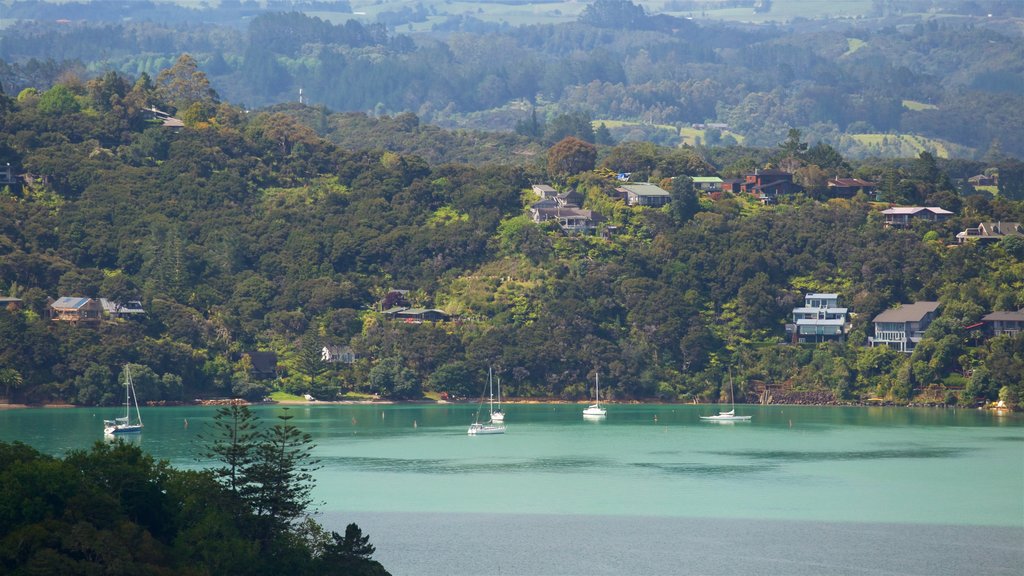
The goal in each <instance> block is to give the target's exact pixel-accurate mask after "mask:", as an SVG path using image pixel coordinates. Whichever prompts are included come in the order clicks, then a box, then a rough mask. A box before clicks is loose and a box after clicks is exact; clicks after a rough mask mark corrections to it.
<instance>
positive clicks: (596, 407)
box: [583, 373, 608, 418]
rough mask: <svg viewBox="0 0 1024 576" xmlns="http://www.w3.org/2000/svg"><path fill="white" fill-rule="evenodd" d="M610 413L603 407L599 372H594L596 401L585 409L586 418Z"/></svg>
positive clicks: (584, 415)
mask: <svg viewBox="0 0 1024 576" xmlns="http://www.w3.org/2000/svg"><path fill="white" fill-rule="evenodd" d="M607 413H608V411H607V410H605V409H604V408H602V407H601V384H600V382H599V381H598V377H597V374H596V373H595V374H594V403H593V404H591V405H590V406H587V407H586V408H584V409H583V417H584V418H600V417H601V416H604V415H606V414H607Z"/></svg>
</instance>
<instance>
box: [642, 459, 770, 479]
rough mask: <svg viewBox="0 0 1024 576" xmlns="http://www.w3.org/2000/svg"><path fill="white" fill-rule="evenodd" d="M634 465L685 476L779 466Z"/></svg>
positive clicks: (750, 472) (756, 470) (755, 471)
mask: <svg viewBox="0 0 1024 576" xmlns="http://www.w3.org/2000/svg"><path fill="white" fill-rule="evenodd" d="M634 466H636V467H637V468H644V469H647V470H655V471H658V472H662V473H664V474H678V475H684V476H690V475H694V476H733V475H740V474H752V473H758V472H765V471H768V470H773V469H775V468H777V466H776V465H771V464H762V465H751V464H743V465H740V464H695V463H680V464H654V463H651V462H642V463H639V464H634Z"/></svg>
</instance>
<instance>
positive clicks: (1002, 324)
mask: <svg viewBox="0 0 1024 576" xmlns="http://www.w3.org/2000/svg"><path fill="white" fill-rule="evenodd" d="M981 321H982V322H984V323H985V325H986V330H985V331H986V332H987V333H989V334H991V335H992V336H1000V335H1002V334H1009V335H1011V336H1012V335H1015V334H1020V333H1021V332H1024V308H1022V309H1020V310H1018V311H1016V312H1013V311H1009V312H1007V311H997V312H993V313H991V314H986V315H985V316H982V318H981Z"/></svg>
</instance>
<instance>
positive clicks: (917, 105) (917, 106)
mask: <svg viewBox="0 0 1024 576" xmlns="http://www.w3.org/2000/svg"><path fill="white" fill-rule="evenodd" d="M903 107H904V108H906V109H907V110H913V111H915V112H920V111H921V110H938V109H939V107H938V106H936V105H935V104H927V103H925V102H918V101H917V100H904V101H903Z"/></svg>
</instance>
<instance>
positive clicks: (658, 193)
mask: <svg viewBox="0 0 1024 576" xmlns="http://www.w3.org/2000/svg"><path fill="white" fill-rule="evenodd" d="M615 191H616V192H618V193H619V195H620V196H621V197H622V198H625V200H626V204H628V205H629V206H650V207H652V208H657V207H659V206H664V205H665V204H668V203H669V202H671V201H672V195H671V194H669V193H668V191H667V190H663V189H662V188H661V187H660V186H658V185H656V184H651V183H650V182H634V183H631V184H623V185H621V186H619V187H618V188H616V189H615Z"/></svg>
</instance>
